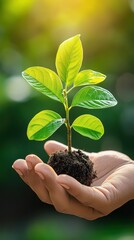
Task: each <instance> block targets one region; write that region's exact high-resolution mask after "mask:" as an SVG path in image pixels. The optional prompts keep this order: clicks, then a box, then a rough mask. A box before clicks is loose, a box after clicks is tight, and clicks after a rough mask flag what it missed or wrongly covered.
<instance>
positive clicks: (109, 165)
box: [13, 141, 134, 220]
mask: <svg viewBox="0 0 134 240" xmlns="http://www.w3.org/2000/svg"><path fill="white" fill-rule="evenodd" d="M65 148H66V146H65V145H63V144H60V143H58V142H55V141H48V142H47V143H46V144H45V150H46V152H47V153H48V154H51V153H53V152H55V151H57V150H63V149H65ZM87 154H88V155H89V158H90V159H91V160H92V161H93V163H94V168H95V170H96V172H97V179H95V180H94V182H93V184H92V186H91V187H88V186H85V185H82V184H80V183H79V182H78V181H77V180H75V179H74V178H72V177H70V176H68V175H59V176H57V174H56V173H55V172H54V170H53V169H52V168H51V167H50V166H49V165H47V164H45V163H43V162H42V161H41V160H40V159H39V158H38V157H37V156H35V155H28V156H27V157H26V161H24V160H21V159H20V160H17V161H15V163H14V164H13V168H14V169H15V170H16V171H17V172H18V173H19V175H20V176H21V178H22V179H23V181H24V182H25V183H27V184H28V185H29V186H30V187H31V188H32V190H33V191H34V192H35V193H36V194H37V196H38V197H39V198H40V199H41V200H42V201H43V202H46V203H49V204H53V206H54V207H55V209H56V210H57V211H59V212H62V213H66V214H72V215H76V216H79V217H82V218H85V219H88V220H94V219H97V218H99V217H102V216H105V215H107V214H109V213H110V212H112V211H113V210H115V209H116V208H119V207H120V206H122V205H123V204H124V203H126V202H127V201H129V200H131V199H134V183H133V176H134V162H133V161H132V160H131V159H130V158H129V157H128V156H126V155H125V154H122V153H119V152H116V151H103V152H99V153H87Z"/></svg>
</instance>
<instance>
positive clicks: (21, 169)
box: [12, 159, 28, 177]
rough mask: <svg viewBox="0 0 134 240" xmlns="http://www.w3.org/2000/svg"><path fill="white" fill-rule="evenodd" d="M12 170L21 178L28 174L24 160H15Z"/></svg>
mask: <svg viewBox="0 0 134 240" xmlns="http://www.w3.org/2000/svg"><path fill="white" fill-rule="evenodd" d="M12 168H13V169H14V170H15V171H16V172H17V173H18V174H19V175H20V176H21V177H23V176H25V175H26V174H27V172H28V166H27V163H26V161H25V160H24V159H18V160H16V161H15V162H14V163H13V165H12Z"/></svg>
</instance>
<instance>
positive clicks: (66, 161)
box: [48, 150, 96, 186]
mask: <svg viewBox="0 0 134 240" xmlns="http://www.w3.org/2000/svg"><path fill="white" fill-rule="evenodd" d="M48 164H49V165H50V166H51V167H52V168H53V169H54V170H55V172H56V173H57V174H58V175H59V174H67V175H70V176H72V177H74V178H75V179H76V180H77V181H79V182H80V183H82V184H84V185H87V186H90V185H91V183H92V181H93V179H94V178H95V177H96V172H95V171H94V169H93V163H92V161H91V160H90V159H89V157H88V156H87V155H85V154H84V153H83V152H82V151H80V150H78V151H72V152H71V153H70V152H68V151H67V150H65V151H59V152H56V153H54V154H52V155H50V157H49V160H48Z"/></svg>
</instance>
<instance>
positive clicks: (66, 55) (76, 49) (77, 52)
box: [56, 35, 83, 86]
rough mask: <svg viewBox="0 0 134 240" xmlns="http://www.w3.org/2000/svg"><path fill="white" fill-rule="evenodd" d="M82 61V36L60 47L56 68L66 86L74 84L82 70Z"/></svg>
mask: <svg viewBox="0 0 134 240" xmlns="http://www.w3.org/2000/svg"><path fill="white" fill-rule="evenodd" d="M82 59H83V49H82V44H81V40H80V35H76V36H74V37H72V38H69V39H67V40H66V41H64V42H63V43H62V44H61V45H60V46H59V49H58V52H57V55H56V68H57V72H58V74H59V76H60V78H61V80H62V81H63V82H65V83H66V84H65V85H66V86H70V85H72V84H73V82H74V79H75V77H76V75H77V74H78V72H79V70H80V67H81V64H82Z"/></svg>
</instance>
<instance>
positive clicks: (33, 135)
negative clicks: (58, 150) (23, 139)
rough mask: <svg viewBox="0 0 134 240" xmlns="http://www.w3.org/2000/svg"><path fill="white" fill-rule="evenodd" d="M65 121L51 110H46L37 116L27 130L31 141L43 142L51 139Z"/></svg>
mask: <svg viewBox="0 0 134 240" xmlns="http://www.w3.org/2000/svg"><path fill="white" fill-rule="evenodd" d="M64 122H65V119H63V118H61V116H60V115H59V114H58V113H56V112H54V111H51V110H44V111H41V112H39V113H38V114H36V115H35V116H34V117H33V118H32V120H31V121H30V123H29V125H28V128H27V136H28V138H29V140H37V141H42V140H45V139H47V138H48V137H50V136H51V135H52V134H53V133H54V132H55V131H56V130H57V129H58V128H59V127H60V126H61V125H62V124H63V123H64Z"/></svg>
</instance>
